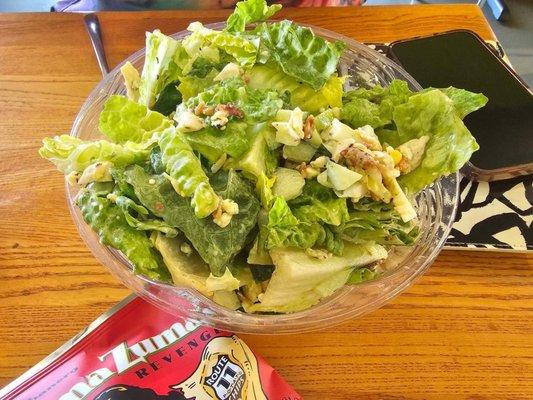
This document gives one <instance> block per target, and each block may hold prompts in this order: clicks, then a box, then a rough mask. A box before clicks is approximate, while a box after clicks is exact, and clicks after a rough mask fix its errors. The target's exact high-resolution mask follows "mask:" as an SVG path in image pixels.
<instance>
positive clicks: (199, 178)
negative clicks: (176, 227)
mask: <svg viewBox="0 0 533 400" xmlns="http://www.w3.org/2000/svg"><path fill="white" fill-rule="evenodd" d="M159 147H160V148H161V161H162V162H163V164H164V165H165V170H166V172H167V174H168V175H169V176H170V178H171V179H172V185H173V186H174V188H175V189H176V191H177V192H178V193H179V195H180V196H183V197H191V206H192V207H193V208H194V213H195V215H196V217H197V218H205V217H207V216H208V215H209V214H211V213H212V212H213V211H215V209H216V208H217V206H218V202H219V198H218V196H217V194H216V193H215V191H214V190H213V188H212V187H211V185H210V183H209V179H208V178H207V175H206V174H205V172H204V170H203V168H202V164H201V163H200V160H199V159H198V157H196V155H195V154H194V152H193V150H192V148H191V146H190V145H189V143H188V142H187V139H186V138H185V137H184V134H183V133H181V132H178V131H177V130H176V129H175V128H174V127H172V128H168V129H166V130H165V131H163V132H162V133H161V136H160V137H159Z"/></svg>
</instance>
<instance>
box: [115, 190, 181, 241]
mask: <svg viewBox="0 0 533 400" xmlns="http://www.w3.org/2000/svg"><path fill="white" fill-rule="evenodd" d="M112 201H114V203H115V204H116V205H117V206H118V207H119V208H120V209H121V210H122V212H123V213H124V217H125V218H126V222H127V223H128V225H129V226H131V227H132V228H135V229H137V230H139V231H158V232H161V233H164V234H165V235H166V236H168V237H175V236H177V234H178V230H177V229H176V228H174V227H172V226H170V225H169V224H167V223H166V222H164V221H162V220H160V219H157V218H153V217H150V215H149V214H150V213H149V212H148V210H147V209H146V208H145V207H143V206H141V205H140V204H137V203H135V202H134V201H133V200H132V199H130V198H129V197H126V196H114V197H112ZM134 214H135V215H134Z"/></svg>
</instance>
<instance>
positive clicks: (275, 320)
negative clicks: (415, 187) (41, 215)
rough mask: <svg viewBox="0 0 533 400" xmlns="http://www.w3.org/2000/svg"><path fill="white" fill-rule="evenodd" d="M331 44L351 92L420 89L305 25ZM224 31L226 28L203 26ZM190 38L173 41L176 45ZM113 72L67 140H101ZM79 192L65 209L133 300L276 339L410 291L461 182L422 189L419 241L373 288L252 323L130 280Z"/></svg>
mask: <svg viewBox="0 0 533 400" xmlns="http://www.w3.org/2000/svg"><path fill="white" fill-rule="evenodd" d="M307 26H309V27H310V28H312V29H313V30H314V32H315V33H316V34H317V35H320V36H322V37H324V38H326V39H328V40H341V41H343V42H345V43H346V45H347V49H346V51H345V52H344V55H343V56H342V59H341V62H340V72H341V74H343V75H348V76H349V78H348V79H347V82H346V85H347V87H348V88H354V87H368V86H373V85H376V84H381V85H387V84H388V83H389V82H390V81H391V80H393V79H396V78H398V79H403V80H405V81H407V82H408V84H409V86H410V87H411V89H412V90H420V89H421V88H420V86H419V84H418V83H417V82H416V81H415V80H414V79H413V78H412V77H411V76H410V75H409V74H407V72H405V71H404V70H403V69H402V68H401V67H399V66H398V65H397V64H395V63H394V62H392V61H390V60H388V59H387V58H385V57H384V56H382V55H381V54H379V53H378V52H376V51H374V50H372V49H370V48H369V47H367V46H365V45H363V44H360V43H358V42H356V41H354V40H352V39H350V38H347V37H345V36H342V35H339V34H337V33H335V32H331V31H328V30H325V29H322V28H319V27H315V26H310V25H307ZM208 27H211V28H213V29H222V28H223V27H224V24H223V23H217V24H211V25H208ZM188 34H189V32H186V31H182V32H179V33H176V34H174V35H172V36H173V37H174V38H176V39H181V38H183V37H185V36H186V35H188ZM126 61H130V62H131V63H132V64H133V65H134V66H135V67H137V68H138V69H139V70H140V69H142V65H143V62H144V49H141V50H139V51H138V52H136V53H135V54H133V55H131V56H130V57H129V58H127V59H126V60H124V62H126ZM121 65H122V64H120V65H119V66H117V67H116V68H115V69H114V70H113V71H111V72H110V73H109V74H108V75H107V76H106V77H105V78H104V79H103V80H102V81H101V82H100V83H99V84H98V85H97V86H96V88H95V89H94V90H93V91H92V92H91V94H90V95H89V97H88V98H87V100H86V101H85V103H84V104H83V106H82V108H81V110H80V112H79V113H78V115H77V117H76V120H75V122H74V125H73V127H72V131H71V135H72V136H76V137H79V138H81V139H84V140H95V139H101V138H102V135H101V133H100V132H99V131H98V117H99V114H100V112H101V110H102V107H103V104H104V102H105V100H106V98H107V97H108V96H109V95H111V94H125V92H126V89H125V87H124V84H123V81H122V77H121V74H120V71H119V68H120V66H121ZM76 194H77V189H76V188H74V187H72V186H70V185H68V183H66V195H67V200H68V204H69V208H70V211H71V214H72V217H73V219H74V222H75V223H76V225H77V227H78V230H79V232H80V235H81V236H82V238H83V240H84V241H85V243H86V244H87V246H89V248H90V249H91V251H92V252H93V254H94V255H95V256H96V257H97V258H98V260H100V262H101V263H102V264H104V265H105V266H106V267H107V268H109V269H110V270H111V272H112V273H113V274H114V275H115V276H117V277H118V278H119V279H120V280H121V281H122V282H123V283H124V284H125V285H126V286H128V287H129V288H130V289H132V290H133V291H135V292H136V293H137V294H138V295H140V296H142V297H144V298H145V299H147V300H148V301H150V302H152V303H154V304H155V305H157V306H159V307H160V308H162V309H163V310H165V311H167V312H169V313H173V314H176V315H182V316H183V315H184V316H186V317H188V318H190V319H192V320H196V321H199V322H201V323H202V324H207V325H211V326H216V327H217V328H221V329H227V330H230V331H233V332H246V333H263V334H265V333H266V334H276V333H288V332H302V331H309V330H315V329H321V328H324V327H326V326H329V325H332V324H337V323H340V322H342V321H345V320H348V319H351V318H355V317H358V316H361V315H363V314H366V313H368V312H370V311H372V310H375V309H376V308H378V307H380V306H382V305H383V304H385V303H386V302H387V301H389V300H390V299H392V298H393V297H395V296H396V295H398V294H399V293H401V292H402V291H403V290H405V289H406V288H407V287H409V286H410V285H411V284H412V283H413V282H414V280H415V279H416V278H417V277H419V276H420V275H421V274H423V273H424V271H425V270H426V269H427V268H428V267H429V265H430V264H431V263H432V262H433V260H434V259H435V257H436V256H437V254H438V253H439V251H440V250H441V248H442V246H443V244H444V241H445V239H446V237H447V235H448V233H449V230H450V228H451V224H452V223H453V220H454V217H455V210H456V207H457V204H456V203H457V198H458V176H457V174H454V175H450V176H448V177H446V178H443V179H440V180H439V181H437V182H435V183H434V184H433V185H431V186H430V187H428V188H426V189H425V190H424V191H423V192H421V193H420V194H419V195H418V197H417V199H416V200H417V208H418V215H419V219H420V224H421V225H420V229H421V236H420V238H419V239H418V241H417V242H416V244H415V245H413V246H410V247H404V248H401V247H398V248H395V249H392V250H391V254H390V255H389V258H388V259H387V260H386V261H385V263H384V269H385V272H384V273H383V274H382V275H381V276H380V277H379V278H377V279H375V280H373V281H367V282H362V283H360V284H355V285H350V286H345V287H343V288H341V289H340V290H338V291H337V292H336V293H334V294H333V295H332V296H330V297H328V298H326V299H324V300H322V301H321V302H320V303H319V304H317V305H316V306H314V307H311V308H309V309H307V310H305V311H301V312H297V313H292V314H278V315H254V314H246V313H244V312H240V311H233V310H230V309H227V308H225V307H222V306H219V305H218V304H216V303H214V302H213V301H211V300H210V299H208V298H207V297H205V296H203V295H202V294H200V293H199V292H197V291H196V290H194V289H190V288H185V287H176V286H173V285H170V284H165V283H161V282H155V281H152V280H150V279H147V278H145V277H143V276H136V275H134V274H133V273H132V269H131V265H130V264H129V262H128V261H127V260H126V259H125V258H124V256H122V254H121V253H120V252H118V251H116V250H114V249H111V248H109V247H106V246H104V245H102V244H101V243H100V242H99V240H98V236H97V235H96V234H95V233H94V232H93V231H92V230H91V228H90V227H89V226H88V225H87V224H86V223H85V222H84V220H83V218H82V216H81V213H80V211H79V209H78V207H77V206H76V205H75V201H74V199H75V196H76Z"/></svg>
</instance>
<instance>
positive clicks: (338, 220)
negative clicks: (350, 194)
mask: <svg viewBox="0 0 533 400" xmlns="http://www.w3.org/2000/svg"><path fill="white" fill-rule="evenodd" d="M289 204H290V206H291V208H292V209H293V210H294V215H295V216H296V217H297V218H298V219H299V220H300V221H306V222H322V223H325V224H329V225H334V226H339V225H340V224H342V223H343V222H344V221H345V220H347V219H348V207H347V205H346V199H344V198H338V197H337V196H336V195H335V193H334V192H333V191H332V190H331V189H328V188H326V187H324V186H322V185H321V184H319V183H318V182H317V181H316V180H309V181H307V182H306V184H305V186H304V189H303V193H302V194H301V195H300V196H299V197H297V198H296V199H294V200H293V201H291V202H290V203H289Z"/></svg>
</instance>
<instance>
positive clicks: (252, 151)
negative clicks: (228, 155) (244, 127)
mask: <svg viewBox="0 0 533 400" xmlns="http://www.w3.org/2000/svg"><path fill="white" fill-rule="evenodd" d="M271 130H272V128H271V127H269V126H268V125H267V124H265V123H262V124H256V125H253V126H252V127H251V129H250V131H249V132H248V134H249V135H251V136H253V141H252V143H251V145H250V148H249V150H248V151H247V152H246V153H245V154H243V155H242V156H241V157H240V158H237V159H233V160H231V161H230V162H228V163H227V168H232V169H235V170H238V171H242V172H243V173H244V174H245V175H246V176H247V177H250V178H253V179H257V177H258V176H260V175H261V174H268V175H270V174H271V173H272V172H273V171H274V170H275V169H276V165H277V160H276V157H275V155H274V154H273V152H272V151H271V150H270V149H269V148H268V143H267V139H266V135H268V134H269V132H270V131H271Z"/></svg>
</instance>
